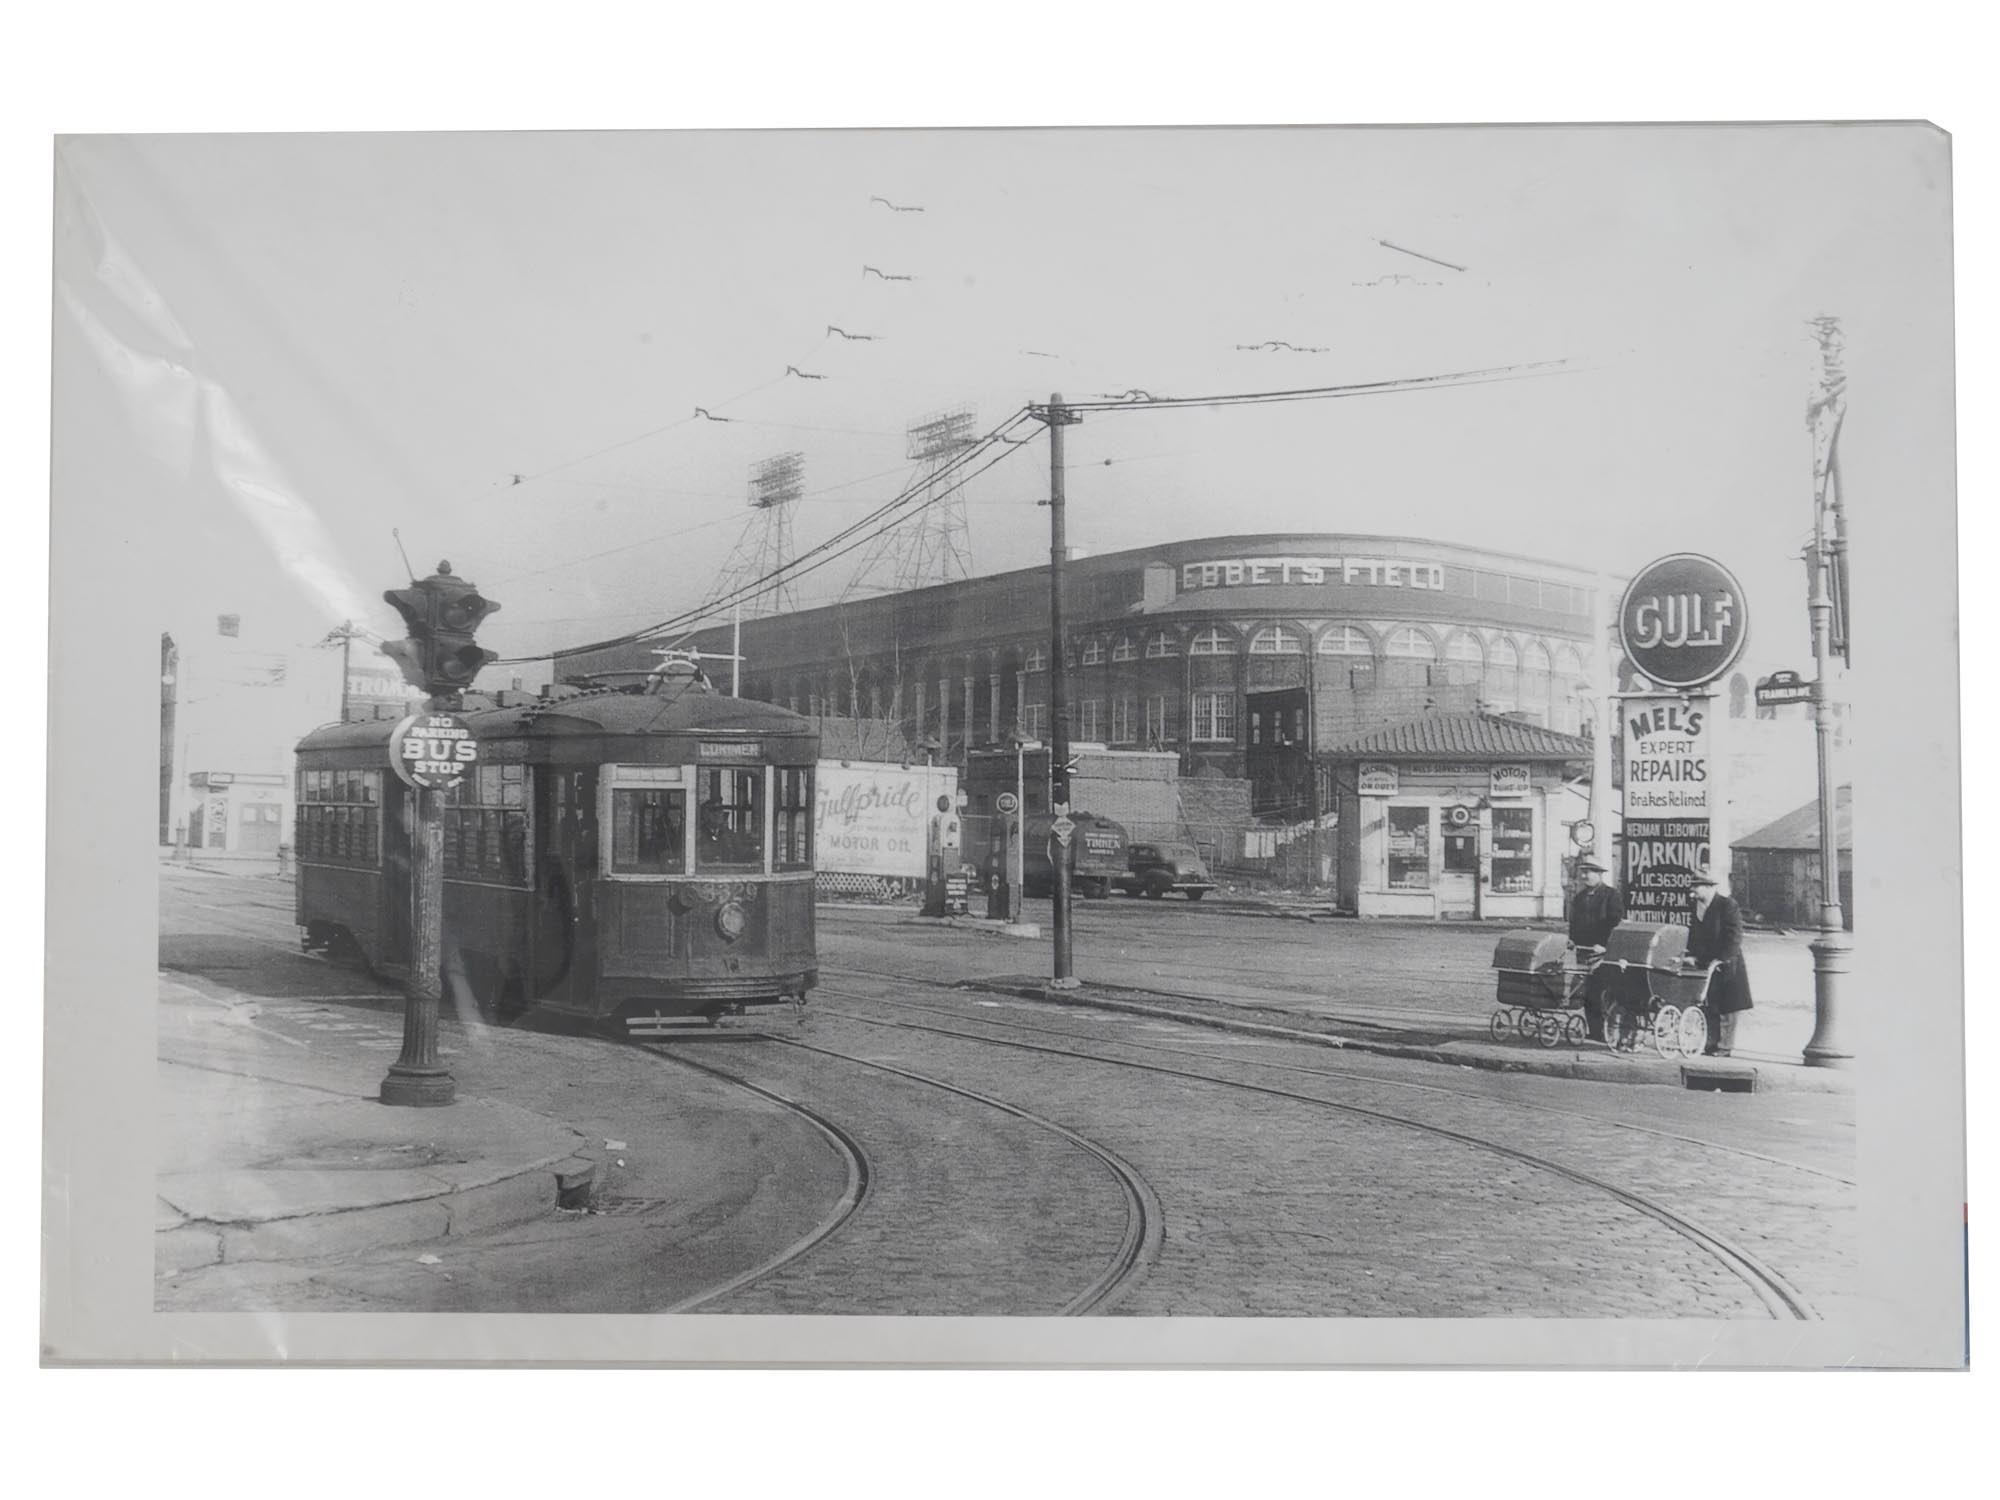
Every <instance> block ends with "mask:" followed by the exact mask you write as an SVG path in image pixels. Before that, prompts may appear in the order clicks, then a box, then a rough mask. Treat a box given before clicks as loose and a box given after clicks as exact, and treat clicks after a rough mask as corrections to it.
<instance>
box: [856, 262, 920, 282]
mask: <svg viewBox="0 0 2000 1500" xmlns="http://www.w3.org/2000/svg"><path fill="white" fill-rule="evenodd" d="M861 274H862V275H863V276H879V277H881V278H882V280H884V281H915V280H916V279H917V278H916V277H914V276H897V275H893V274H892V273H890V272H888V271H878V270H876V269H875V268H874V267H873V266H863V267H862V268H861Z"/></svg>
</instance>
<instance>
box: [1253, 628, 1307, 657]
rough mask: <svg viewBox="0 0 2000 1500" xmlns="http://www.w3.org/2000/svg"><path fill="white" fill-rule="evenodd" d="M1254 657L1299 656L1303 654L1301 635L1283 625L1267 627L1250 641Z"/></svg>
mask: <svg viewBox="0 0 2000 1500" xmlns="http://www.w3.org/2000/svg"><path fill="white" fill-rule="evenodd" d="M1250 654H1251V655H1252V656H1298V655H1300V654H1301V647H1300V645H1299V635H1298V632H1297V631H1295V630H1287V629H1286V628H1285V627H1284V626H1282V625H1266V626H1265V627H1264V628H1263V629H1262V630H1260V631H1258V632H1257V634H1256V635H1254V636H1252V637H1251V639H1250Z"/></svg>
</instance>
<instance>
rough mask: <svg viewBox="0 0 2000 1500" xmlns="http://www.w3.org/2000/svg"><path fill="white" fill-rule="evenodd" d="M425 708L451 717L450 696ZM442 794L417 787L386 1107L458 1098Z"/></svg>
mask: <svg viewBox="0 0 2000 1500" xmlns="http://www.w3.org/2000/svg"><path fill="white" fill-rule="evenodd" d="M424 707H425V708H426V709H427V710H428V711H429V712H431V713H449V712H450V711H451V710H452V708H453V707H455V705H454V704H453V703H452V701H451V700H450V699H449V698H446V697H436V698H432V699H431V700H430V701H429V702H428V703H426V704H425V705H424ZM438 801H439V793H437V792H434V791H432V790H430V789H429V788H427V787H413V788H411V791H410V802H411V806H412V808H413V809H414V811H415V818H416V826H415V827H414V828H412V829H411V831H410V905H411V929H410V931H411V953H410V976H409V979H408V980H407V981H406V983H405V985H404V990H403V1050H402V1051H401V1052H400V1053H398V1054H397V1057H396V1060H395V1061H394V1062H392V1063H390V1064H389V1072H388V1076H387V1077H385V1078H384V1079H383V1080H382V1102H383V1103H384V1104H405V1105H440V1104H452V1103H455V1102H456V1101H457V1098H458V1084H457V1083H456V1082H455V1081H454V1080H453V1078H452V1076H451V1070H450V1069H448V1068H446V1067H445V1065H444V1062H443V1060H442V1059H441V1058H440V1057H439V1056H438V1011H439V1008H440V1005H441V1003H442V1001H443V998H444V975H443V969H444V818H443V817H442V815H441V813H440V810H439V807H438Z"/></svg>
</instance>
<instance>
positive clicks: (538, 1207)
mask: <svg viewBox="0 0 2000 1500" xmlns="http://www.w3.org/2000/svg"><path fill="white" fill-rule="evenodd" d="M565 1128H567V1127H565ZM571 1134H575V1132H573V1131H572V1132H571ZM578 1139H579V1140H580V1139H581V1137H578ZM600 1170H601V1168H600V1165H599V1164H598V1163H597V1162H594V1161H591V1160H589V1159H588V1158H585V1157H580V1156H578V1155H576V1153H575V1152H574V1150H565V1151H560V1152H556V1153H554V1154H551V1155H549V1156H546V1157H543V1158H540V1159H538V1160H535V1161H532V1162H529V1163H526V1164H524V1165H523V1164H515V1165H510V1166H509V1167H508V1168H507V1169H506V1170H505V1171H503V1172H500V1173H498V1174H496V1175H494V1176H492V1177H489V1178H487V1179H486V1180H484V1181H480V1182H471V1183H465V1184H462V1185H457V1186H451V1187H445V1188H442V1189H440V1190H439V1191H438V1192H435V1193H427V1194H424V1195H422V1196H420V1197H411V1198H401V1199H397V1200H394V1201H391V1202H383V1203H363V1204H357V1205H356V1206H354V1207H353V1208H341V1209H333V1210H323V1211H306V1212H300V1213H282V1212H281V1213H274V1214H271V1215H269V1216H264V1217H257V1218H251V1219H241V1220H233V1221H228V1222H217V1221H215V1220H212V1219H200V1218H189V1217H186V1216H180V1217H179V1221H178V1222H176V1223H173V1224H170V1225H168V1226H166V1227H164V1228H161V1229H159V1230H158V1231H157V1232H156V1233H155V1234H154V1237H153V1242H154V1274H155V1275H160V1274H163V1273H168V1272H181V1271H192V1270H199V1269H201V1268H203V1267H206V1266H212V1265H224V1264H237V1263H240V1262H244V1261H273V1260H304V1259H310V1258H316V1257H318V1256H322V1255H345V1254H352V1253H354V1252H356V1251H362V1250H374V1249H379V1248H382V1247H384V1246H390V1245H407V1244H414V1243H416V1242H418V1241H422V1240H435V1239H446V1238H449V1237H451V1236H453V1235H465V1234H476V1233H478V1232H480V1231H482V1230H488V1229H501V1228H505V1227H506V1226H507V1225H510V1224H520V1223H524V1222H526V1221H527V1220H529V1219H534V1218H539V1217H541V1216H542V1215H543V1214H547V1213H551V1212H553V1211H554V1210H555V1209H556V1208H558V1207H559V1206H562V1204H563V1201H564V1199H565V1198H566V1197H570V1196H571V1195H573V1194H575V1193H576V1192H577V1191H578V1189H579V1186H580V1185H585V1184H587V1185H588V1186H587V1187H585V1189H584V1191H585V1196H586V1199H587V1196H588V1192H589V1191H590V1190H591V1189H594V1186H595V1183H596V1181H597V1179H598V1176H599V1173H600ZM573 1201H574V1200H573V1199H572V1202H573ZM163 1206H167V1207H170V1205H165V1204H164V1200H163Z"/></svg>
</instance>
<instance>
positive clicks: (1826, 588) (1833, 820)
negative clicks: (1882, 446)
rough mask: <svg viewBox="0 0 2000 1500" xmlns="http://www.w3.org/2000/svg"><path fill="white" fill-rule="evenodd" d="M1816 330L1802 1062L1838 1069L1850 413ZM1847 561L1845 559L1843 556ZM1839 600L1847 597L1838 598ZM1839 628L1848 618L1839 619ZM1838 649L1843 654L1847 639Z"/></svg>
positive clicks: (1825, 335) (1834, 326) (1834, 333)
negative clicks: (1845, 447) (1841, 607)
mask: <svg viewBox="0 0 2000 1500" xmlns="http://www.w3.org/2000/svg"><path fill="white" fill-rule="evenodd" d="M1813 329H1814V334H1815V336H1816V338H1817V339H1818V342H1819V348H1820V389H1819V393H1818V395H1817V397H1816V398H1815V399H1814V400H1813V402H1812V403H1811V404H1810V405H1809V406H1808V407H1807V408H1806V426H1807V428H1808V430H1809V431H1811V432H1812V434H1813V437H1814V449H1815V452H1814V466H1813V467H1814V473H1813V540H1812V551H1811V553H1810V554H1809V556H1808V561H1809V563H1810V565H1811V570H1812V573H1811V585H1812V594H1811V598H1810V600H1809V602H1808V603H1807V606H1806V608H1807V612H1808V613H1809V615H1810V616H1811V619H1812V649H1813V668H1814V670H1813V685H1812V716H1813V738H1814V740H1815V743H1816V748H1817V750H1818V759H1819V765H1818V771H1819V873H1820V899H1819V936H1818V937H1816V938H1815V939H1813V941H1812V942H1811V943H1810V944H1809V945H1808V946H1809V947H1810V948H1811V949H1812V956H1813V1034H1812V1039H1811V1040H1810V1041H1808V1042H1807V1043H1806V1045H1805V1052H1804V1059H1805V1063H1806V1066H1807V1067H1813V1068H1839V1067H1845V1066H1846V1065H1847V1064H1849V1063H1851V1062H1852V1061H1853V1060H1854V1054H1853V1052H1852V1051H1850V1050H1849V1049H1848V1048H1847V1047H1845V1046H1843V1045H1842V1044H1841V1041H1840V1039H1839V1032H1840V1027H1839V1024H1838V1022H1839V998H1840V976H1841V975H1843V974H1845V973H1846V972H1847V969H1848V961H1849V958H1850V956H1851V955H1852V953H1853V951H1854V949H1853V945H1852V944H1851V943H1849V942H1848V940H1847V932H1846V923H1845V921H1844V920H1843V914H1842V912H1841V909H1840V830H1839V823H1840V817H1839V808H1838V807H1837V806H1836V804H1837V802H1838V800H1839V790H1840V789H1839V786H1838V785H1837V781H1838V778H1837V777H1835V776H1834V774H1833V720H1834V712H1833V710H1834V705H1833V702H1832V700H1831V698H1830V696H1829V694H1828V688H1829V687H1830V686H1831V684H1830V683H1829V681H1828V673H1829V671H1830V670H1831V660H1830V659H1831V657H1832V656H1833V655H1834V651H1835V649H1836V648H1835V643H1834V639H1833V632H1834V603H1835V601H1834V594H1833V590H1834V589H1835V587H1836V586H1837V583H1836V580H1835V579H1834V577H1833V566H1834V556H1833V548H1832V547H1830V546H1829V544H1828V543H1829V539H1828V537H1827V534H1826V532H1827V528H1826V513H1827V492H1828V490H1829V489H1831V490H1832V491H1833V492H1834V497H1835V503H1836V504H1838V505H1840V506H1841V511H1840V513H1839V515H1838V517H1837V525H1838V530H1839V533H1840V536H1839V538H1838V540H1839V542H1840V543H1844V542H1845V540H1846V536H1845V533H1846V529H1847V528H1846V518H1845V500H1846V497H1845V496H1843V495H1841V494H1840V493H1839V486H1840V456H1839V455H1840V429H1841V425H1842V423H1843V422H1844V421H1845V419H1846V413H1847V371H1846V369H1845V367H1844V364H1843V361H1842V354H1843V352H1844V351H1843V345H1844V341H1843V339H1842V337H1841V332H1840V320H1839V319H1837V318H1815V319H1814V320H1813ZM1822 430H1824V431H1825V433H1826V456H1825V458H1824V460H1823V461H1822V460H1821V459H1820V457H1819V454H1818V451H1817V450H1818V447H1819V438H1820V434H1821V432H1822ZM1841 562H1842V564H1843V565H1844V563H1845V559H1844V558H1842V559H1841ZM1843 602H1844V601H1843ZM1841 623H1842V628H1843V630H1844V629H1845V628H1846V621H1845V620H1843V621H1842V622H1841ZM1839 649H1840V650H1841V651H1842V653H1843V654H1844V653H1845V651H1846V649H1847V642H1846V641H1845V639H1843V640H1842V641H1841V642H1840V646H1839Z"/></svg>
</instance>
